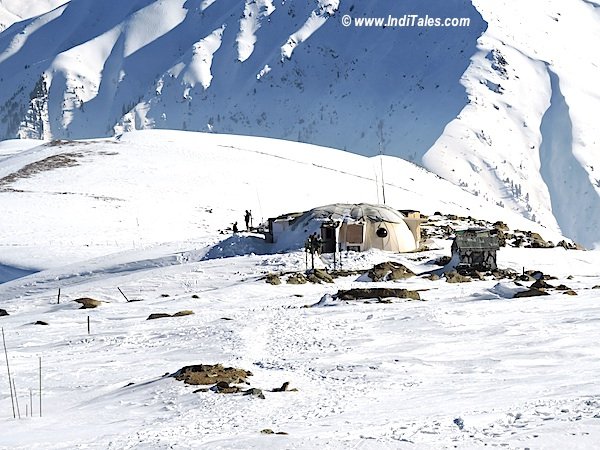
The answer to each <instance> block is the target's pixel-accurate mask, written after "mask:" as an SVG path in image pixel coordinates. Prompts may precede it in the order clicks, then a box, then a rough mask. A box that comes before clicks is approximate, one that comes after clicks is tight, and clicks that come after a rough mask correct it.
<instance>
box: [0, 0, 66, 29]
mask: <svg viewBox="0 0 600 450" xmlns="http://www.w3.org/2000/svg"><path fill="white" fill-rule="evenodd" d="M68 1H69V0H35V1H30V2H24V1H22V0H2V1H0V32H1V31H4V30H5V29H6V28H8V27H10V26H11V25H12V24H13V23H15V22H20V21H22V20H25V19H29V18H32V17H34V16H39V15H40V14H44V13H47V12H48V11H51V10H52V9H54V8H56V7H57V6H60V5H62V4H64V3H67V2H68Z"/></svg>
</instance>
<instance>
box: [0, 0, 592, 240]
mask: <svg viewBox="0 0 600 450" xmlns="http://www.w3.org/2000/svg"><path fill="white" fill-rule="evenodd" d="M3 4H6V2H3ZM599 5H600V4H599V3H598V2H597V1H596V0H591V1H588V0H569V1H563V0H561V1H558V0H535V1H530V2H518V1H516V0H505V1H500V0H499V1H495V2H489V1H480V0H473V1H472V2H470V1H466V0H452V1H448V0H436V1H428V2H422V1H418V0H407V1H403V2H380V1H374V0H373V1H364V2H356V3H353V2H348V1H344V0H342V1H337V0H312V1H273V0H247V1H245V2H234V1H230V0H161V1H158V0H156V1H152V0H135V1H133V0H132V1H130V2H121V1H117V0H106V1H103V2H95V1H92V0H72V1H71V2H69V3H66V4H65V5H63V6H61V7H59V8H57V9H54V10H52V11H50V12H48V13H47V14H44V15H42V16H39V17H33V18H31V19H29V20H25V21H22V22H19V23H15V24H14V25H13V26H12V27H10V28H9V29H7V30H5V31H4V32H3V33H2V34H1V35H0V80H1V81H0V83H1V86H2V89H1V91H0V138H4V139H5V138H13V137H17V136H18V137H21V138H46V139H50V138H55V139H56V138H63V139H64V138H66V139H74V138H92V137H94V138H95V137H101V136H111V135H113V134H115V133H120V132H122V131H127V130H132V129H144V128H168V129H182V130H200V131H213V132H218V133H233V134H243V135H256V136H268V137H276V138H283V139H287V140H297V141H302V142H309V143H313V144H319V145H324V146H328V147H333V148H338V149H344V150H347V151H350V152H353V153H359V154H363V155H374V154H377V153H379V152H380V151H382V152H384V153H385V154H387V155H395V156H400V157H403V158H405V159H408V160H410V161H414V162H416V163H418V164H422V165H424V166H425V167H426V168H428V169H430V170H432V171H434V172H435V173H437V174H439V175H441V176H443V177H444V178H446V179H449V180H451V181H452V182H453V183H455V184H458V185H461V186H463V187H465V188H466V189H468V190H469V191H471V192H472V193H475V194H477V195H480V196H482V197H484V198H487V199H489V200H492V201H493V202H496V203H498V204H500V205H504V206H506V207H507V208H509V209H512V210H514V211H516V212H518V213H519V214H521V215H523V216H525V217H528V218H531V219H533V220H535V221H538V222H540V223H542V224H545V225H546V226H548V227H550V228H555V227H556V226H559V227H560V228H561V230H562V231H563V232H564V233H565V234H566V235H568V236H569V237H571V238H573V239H575V240H577V241H580V242H581V243H583V244H584V245H587V246H593V245H594V244H595V243H596V242H597V241H599V240H600V234H599V232H598V231H597V230H598V229H600V197H599V195H598V192H599V191H598V190H599V189H600V187H599V186H600V181H599V178H600V177H598V178H597V177H596V176H595V170H597V168H598V167H600V160H599V158H600V156H599V155H598V153H597V152H594V150H595V148H597V145H598V142H599V140H600V129H598V128H597V127H595V126H594V122H593V112H594V111H596V110H597V109H598V107H600V97H599V96H598V93H597V88H596V82H595V80H597V79H598V78H599V75H600V64H599V63H600V57H599V56H598V53H597V52H595V51H594V50H593V49H594V48H595V46H596V44H597V43H598V42H599V35H600V9H598V6H599ZM406 14H417V15H420V16H425V15H429V16H432V17H466V18H469V19H470V25H469V26H468V27H456V28H431V27H430V28H419V27H402V28H401V27H385V28H382V27H371V28H369V27H359V26H354V25H351V26H350V27H345V26H344V25H343V23H342V22H343V21H342V17H343V16H344V15H350V16H351V17H354V18H361V17H384V18H387V17H388V16H393V17H403V16H404V15H406Z"/></svg>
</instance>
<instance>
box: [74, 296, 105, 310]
mask: <svg viewBox="0 0 600 450" xmlns="http://www.w3.org/2000/svg"><path fill="white" fill-rule="evenodd" d="M73 301H74V302H76V303H80V304H81V308H79V309H90V308H97V307H98V306H100V305H101V304H102V303H104V302H103V301H101V300H95V299H93V298H89V297H82V298H78V299H75V300H73Z"/></svg>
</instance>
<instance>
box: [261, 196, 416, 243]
mask: <svg viewBox="0 0 600 450" xmlns="http://www.w3.org/2000/svg"><path fill="white" fill-rule="evenodd" d="M422 222H423V219H421V214H420V213H419V212H418V211H407V210H404V211H399V210H396V209H393V208H391V207H389V206H386V205H374V204H369V203H359V204H348V203H334V204H331V205H325V206H319V207H317V208H313V209H311V210H309V211H305V212H302V213H291V214H284V215H282V216H279V217H276V218H272V219H269V221H268V230H267V232H266V233H265V236H266V239H267V241H269V242H272V243H275V244H281V245H282V246H283V247H286V245H285V244H289V245H287V247H290V248H291V247H294V246H298V245H302V244H303V243H304V241H305V240H306V239H307V237H308V236H309V235H311V234H312V233H317V236H320V238H321V241H322V248H321V251H322V252H323V253H334V252H335V251H343V250H347V251H357V252H361V251H365V250H369V249H372V248H375V249H380V250H386V251H391V252H412V251H415V250H417V249H418V248H419V243H420V240H421V228H420V227H421V223H422Z"/></svg>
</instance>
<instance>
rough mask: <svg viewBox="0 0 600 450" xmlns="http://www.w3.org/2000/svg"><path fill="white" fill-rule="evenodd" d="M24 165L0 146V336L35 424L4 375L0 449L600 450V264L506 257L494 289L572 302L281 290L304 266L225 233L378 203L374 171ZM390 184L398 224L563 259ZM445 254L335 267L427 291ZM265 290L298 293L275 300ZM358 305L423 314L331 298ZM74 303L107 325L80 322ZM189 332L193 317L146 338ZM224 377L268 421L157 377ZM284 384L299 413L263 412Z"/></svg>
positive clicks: (57, 154)
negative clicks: (529, 278)
mask: <svg viewBox="0 0 600 450" xmlns="http://www.w3.org/2000/svg"><path fill="white" fill-rule="evenodd" d="M17 144H19V142H10V143H3V144H2V145H1V146H0V155H2V156H0V158H1V159H0V189H1V192H0V211H2V214H1V215H0V276H4V274H8V276H9V278H15V277H20V278H16V279H13V280H12V281H7V282H4V283H1V284H0V308H2V309H5V310H6V311H7V312H8V313H9V315H8V316H0V326H1V327H2V328H3V331H4V335H5V338H6V346H7V355H8V362H9V363H10V371H11V377H12V378H13V381H14V386H15V391H16V397H17V400H18V412H19V413H20V415H21V419H14V418H13V409H12V403H11V397H10V395H9V389H8V386H9V383H8V378H7V373H6V371H5V370H2V371H0V429H1V430H2V432H1V433H0V448H6V449H84V448H86V449H150V448H152V449H167V448H177V449H197V448H210V449H215V448H231V449H233V448H235V449H239V448H244V449H245V448H261V449H263V448H273V449H275V448H277V449H279V448H302V449H313V448H332V449H346V448H406V449H412V448H432V449H433V448H435V449H440V448H464V449H466V448H468V449H471V448H473V449H474V448H484V447H486V448H488V447H503V448H536V449H556V448H564V449H571V448H572V449H575V448H578V449H581V448H590V449H591V448H595V446H596V445H597V442H598V441H599V440H600V420H599V419H598V417H599V416H600V396H599V393H598V388H597V387H598V382H597V374H598V372H599V370H600V358H599V351H598V348H597V345H596V344H595V343H596V342H598V341H599V339H600V331H599V328H598V326H597V325H598V321H599V320H600V306H599V304H598V294H597V292H599V291H598V290H597V289H593V288H594V287H596V286H597V285H600V276H599V275H598V273H597V267H598V265H599V264H600V253H598V252H597V251H566V250H564V249H562V248H554V249H526V248H508V247H503V248H501V249H500V250H499V252H498V263H499V265H500V267H501V268H504V269H508V268H512V269H514V270H516V271H518V272H520V271H521V270H522V269H523V268H525V269H535V270H541V271H543V272H544V273H546V274H551V275H554V276H556V277H557V279H556V280H552V281H550V283H552V284H553V285H555V286H556V285H558V284H559V283H564V284H566V285H568V286H569V287H570V288H571V289H573V290H575V291H576V292H577V294H578V295H577V296H568V295H564V294H562V293H561V292H560V291H551V292H552V293H551V294H550V295H548V296H545V297H532V298H520V299H514V298H512V295H513V294H514V293H515V292H518V291H520V290H522V288H521V287H519V286H518V285H515V284H514V283H512V282H508V281H506V280H503V281H498V280H491V279H489V280H485V281H472V282H469V283H460V284H449V283H446V282H445V281H444V279H441V280H437V281H430V280H429V279H427V278H425V277H421V276H416V277H413V278H410V279H407V280H400V281H396V282H392V281H388V282H378V283H373V282H370V281H368V280H366V279H365V277H364V276H359V275H348V276H346V277H341V278H336V279H335V282H334V283H333V284H305V285H292V284H286V283H285V279H286V275H285V274H289V273H292V272H303V271H304V270H305V255H304V253H303V252H302V251H301V249H293V248H292V249H289V250H288V251H286V252H280V251H279V250H280V249H278V248H273V247H271V246H269V245H268V244H266V243H265V242H264V240H263V239H262V236H261V235H259V234H255V233H250V232H245V231H242V232H240V233H237V234H235V235H233V234H231V232H229V231H224V233H223V234H221V232H220V231H219V230H224V229H225V228H226V227H227V226H229V225H231V223H232V222H234V221H238V223H243V222H242V218H243V213H244V210H245V209H251V210H252V213H253V216H254V218H253V220H254V224H255V225H256V224H257V223H258V222H259V221H261V220H263V219H266V218H267V217H270V216H273V215H278V214H281V213H284V212H292V211H301V210H304V209H307V208H309V207H314V206H318V205H321V204H327V203H331V202H334V201H343V202H356V203H358V202H361V201H364V202H377V201H378V200H380V198H381V197H380V196H381V186H379V185H378V184H379V180H381V177H380V176H377V174H378V170H379V168H380V167H381V165H380V161H379V158H367V157H364V156H359V155H354V154H350V153H346V152H342V151H339V150H334V149H328V148H319V147H315V146H310V145H306V144H298V143H290V142H286V141H280V140H270V139H264V138H249V137H241V136H226V135H216V134H200V133H190V132H187V133H186V132H181V131H141V132H134V133H126V134H123V135H122V136H119V137H117V138H109V139H95V140H87V141H78V142H62V143H58V142H54V143H52V145H50V144H49V143H48V144H42V145H40V146H34V147H32V146H31V142H21V144H22V145H21V147H20V148H19V146H18V145H17ZM61 155H62V156H61ZM382 166H383V170H384V174H385V180H386V187H385V191H386V199H387V204H388V205H390V206H393V207H396V208H400V209H410V208H414V209H420V210H421V211H422V212H423V213H425V214H433V212H435V211H436V210H440V211H441V212H443V213H452V214H458V215H473V216H475V217H477V218H485V219H488V220H503V221H505V222H506V223H507V224H509V225H510V226H511V228H520V229H523V230H533V231H538V232H540V233H541V234H542V235H543V237H545V238H546V239H551V240H556V239H559V238H560V235H558V234H557V230H556V229H554V230H552V229H543V228H541V227H540V226H539V225H538V224H536V223H534V222H530V221H527V220H526V219H523V217H522V216H519V215H517V214H514V213H513V212H511V211H510V210H508V209H506V208H500V207H497V206H496V205H495V204H493V203H490V202H486V201H485V200H484V199H483V198H482V197H481V196H478V197H477V196H473V195H471V194H469V193H467V192H466V191H464V190H462V189H460V188H459V187H457V186H455V185H453V184H451V183H449V182H447V181H445V180H443V179H440V178H439V177H436V176H434V175H432V174H431V173H428V172H426V171H425V170H424V169H421V168H419V167H417V166H414V165H412V164H410V163H407V162H405V161H402V160H398V159H396V158H393V157H384V159H383V164H382ZM20 169H23V170H20ZM25 169H27V170H25ZM19 170H20V171H19ZM11 174H12V176H11ZM6 177H9V178H6ZM240 228H242V229H243V226H241V227H240ZM450 243H451V241H446V240H437V241H435V242H434V243H433V245H431V247H432V250H429V251H425V252H419V253H410V254H392V253H386V252H380V251H368V252H364V253H352V252H350V253H348V254H343V255H342V265H343V268H345V269H349V270H354V269H364V270H366V269H369V268H371V267H372V266H373V264H375V263H378V262H382V261H390V260H391V261H396V262H399V263H402V264H404V265H406V266H407V267H408V268H410V269H411V270H413V271H414V272H416V273H417V274H425V273H427V272H429V271H431V270H434V269H437V268H439V266H437V265H435V264H432V261H434V260H436V259H437V258H439V257H440V256H444V255H449V252H450V249H449V246H450ZM332 263H333V261H332V259H331V257H330V256H327V255H324V256H323V257H321V258H318V259H317V265H318V266H319V267H329V268H331V267H332ZM31 272H35V273H31ZM28 273H30V274H29V275H28ZM268 273H279V274H282V279H283V280H284V281H283V283H282V284H281V285H275V286H274V285H271V284H268V283H265V280H264V276H265V275H266V274H268ZM7 279H8V278H7ZM351 287H399V288H405V289H413V290H418V291H419V292H420V296H421V298H422V299H423V300H424V301H406V300H400V299H394V300H393V301H392V302H391V303H376V302H375V301H373V302H368V303H365V302H343V301H339V300H336V299H334V298H333V295H334V294H335V293H336V292H337V291H338V290H339V289H347V288H351ZM118 288H120V289H121V290H122V291H123V293H124V294H125V296H127V298H128V299H129V300H140V301H130V302H127V301H126V299H125V298H124V297H123V296H122V295H121V293H120V292H119V290H118ZM59 289H60V292H61V294H60V295H61V297H60V299H61V300H60V304H57V297H58V290H59ZM80 297H92V298H95V299H98V300H101V301H103V302H104V303H102V304H101V306H100V307H98V308H96V309H88V310H80V309H78V308H79V306H80V305H79V304H77V303H75V302H74V301H73V300H75V299H77V298H80ZM315 304H319V306H322V307H309V308H304V306H306V305H315ZM182 310H193V311H194V312H195V314H193V315H188V316H183V317H170V318H163V319H159V320H151V321H147V320H146V318H147V317H148V315H149V314H151V313H169V314H173V313H175V312H178V311H182ZM88 320H89V324H90V331H89V333H88V330H87V323H88ZM37 321H44V322H47V323H48V325H34V323H35V322H37ZM2 355H3V357H2V358H0V359H2V361H1V363H2V365H3V366H4V365H5V360H4V353H2ZM39 358H41V373H42V414H41V417H40V410H39V390H38V389H39V384H38V383H39V379H38V371H39V364H40V359H39ZM214 363H222V364H224V365H226V366H234V367H240V368H244V369H246V370H250V371H252V373H253V375H252V376H251V377H249V379H248V382H249V385H248V386H246V387H255V388H261V389H262V390H263V393H264V395H265V399H260V398H258V397H255V396H244V395H241V394H217V393H214V392H211V391H209V392H196V393H194V392H193V391H194V390H196V388H197V387H198V386H187V385H185V384H183V383H181V382H179V381H176V380H175V379H174V378H172V377H165V376H164V375H165V374H173V373H174V372H176V371H177V370H179V369H180V368H182V367H183V366H187V365H192V364H214ZM286 381H287V382H289V383H290V387H291V388H296V389H297V391H286V392H271V391H270V390H271V389H273V388H276V387H279V386H281V385H282V383H283V382H286ZM30 411H33V414H32V415H31V414H30ZM264 429H271V430H273V431H274V432H285V433H287V434H280V435H277V434H273V435H269V434H264V433H261V430H264Z"/></svg>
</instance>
